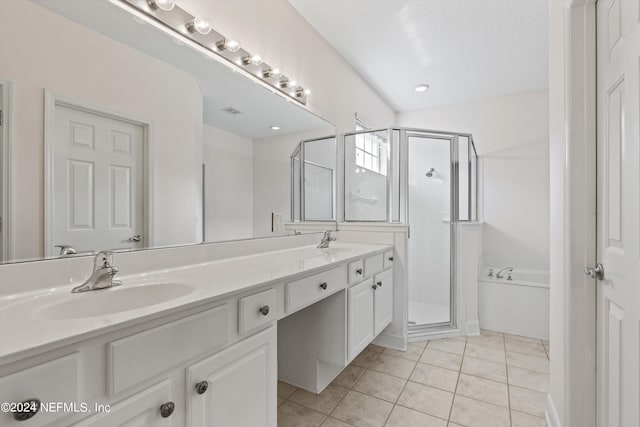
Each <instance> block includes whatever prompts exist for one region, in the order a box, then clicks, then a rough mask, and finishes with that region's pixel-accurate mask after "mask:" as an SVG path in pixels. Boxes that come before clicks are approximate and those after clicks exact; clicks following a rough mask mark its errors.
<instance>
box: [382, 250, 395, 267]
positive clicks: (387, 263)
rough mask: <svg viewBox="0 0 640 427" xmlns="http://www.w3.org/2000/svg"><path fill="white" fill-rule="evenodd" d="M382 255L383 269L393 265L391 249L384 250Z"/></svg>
mask: <svg viewBox="0 0 640 427" xmlns="http://www.w3.org/2000/svg"><path fill="white" fill-rule="evenodd" d="M383 256H384V260H383V264H384V269H385V270H386V269H387V268H391V267H392V266H393V251H386V252H385V253H384V255H383Z"/></svg>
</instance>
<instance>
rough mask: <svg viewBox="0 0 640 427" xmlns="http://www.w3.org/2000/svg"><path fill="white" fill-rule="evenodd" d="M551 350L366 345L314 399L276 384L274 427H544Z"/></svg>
mask: <svg viewBox="0 0 640 427" xmlns="http://www.w3.org/2000/svg"><path fill="white" fill-rule="evenodd" d="M548 387H549V343H548V342H546V341H541V340H538V339H532V338H526V337H519V336H514V335H508V334H502V333H499V332H491V331H482V333H481V335H480V336H477V337H468V338H466V337H460V338H448V339H439V340H433V341H424V342H414V343H410V345H409V348H408V350H407V351H406V352H402V351H396V350H390V349H385V348H382V347H378V346H375V345H370V346H369V347H368V348H367V349H365V350H364V351H363V352H362V353H361V354H360V355H359V356H358V357H357V358H356V359H355V360H354V361H353V362H352V363H351V364H350V365H349V366H347V368H346V369H345V370H344V371H343V372H342V373H341V374H340V375H339V376H338V377H337V378H336V379H335V380H334V381H333V383H332V384H331V385H329V387H327V388H326V389H325V390H324V391H323V392H322V393H321V394H319V395H316V394H313V393H309V392H306V391H304V390H301V389H298V388H296V387H293V386H291V385H289V384H285V383H282V382H280V383H278V427H290V426H297V427H302V426H323V427H345V426H346V427H348V426H359V427H365V426H367V427H369V426H397V427H414V426H415V427H431V426H434V427H456V426H466V427H501V426H505V427H537V426H540V427H543V426H546V423H545V420H544V418H543V417H544V405H545V402H546V393H547V390H548Z"/></svg>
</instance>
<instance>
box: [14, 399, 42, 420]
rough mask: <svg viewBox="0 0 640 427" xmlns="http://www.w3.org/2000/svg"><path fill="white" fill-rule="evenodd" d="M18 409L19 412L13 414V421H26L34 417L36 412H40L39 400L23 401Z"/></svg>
mask: <svg viewBox="0 0 640 427" xmlns="http://www.w3.org/2000/svg"><path fill="white" fill-rule="evenodd" d="M19 409H21V411H20V412H14V413H13V419H14V420H16V421H27V420H29V419H31V418H33V417H35V416H36V414H37V413H38V411H40V400H39V399H27V400H23V401H22V402H20V405H19Z"/></svg>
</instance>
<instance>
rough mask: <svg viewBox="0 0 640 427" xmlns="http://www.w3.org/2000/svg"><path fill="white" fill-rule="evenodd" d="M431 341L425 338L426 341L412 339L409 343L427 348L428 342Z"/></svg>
mask: <svg viewBox="0 0 640 427" xmlns="http://www.w3.org/2000/svg"><path fill="white" fill-rule="evenodd" d="M428 343H429V341H428V340H424V341H411V342H410V343H409V345H412V346H414V347H422V348H425V347H426V346H427V344H428Z"/></svg>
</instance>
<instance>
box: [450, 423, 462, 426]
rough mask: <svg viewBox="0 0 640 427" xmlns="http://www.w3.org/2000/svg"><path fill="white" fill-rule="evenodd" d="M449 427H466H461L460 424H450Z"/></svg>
mask: <svg viewBox="0 0 640 427" xmlns="http://www.w3.org/2000/svg"><path fill="white" fill-rule="evenodd" d="M447 427H464V426H461V425H460V424H456V423H449V424H447Z"/></svg>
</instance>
